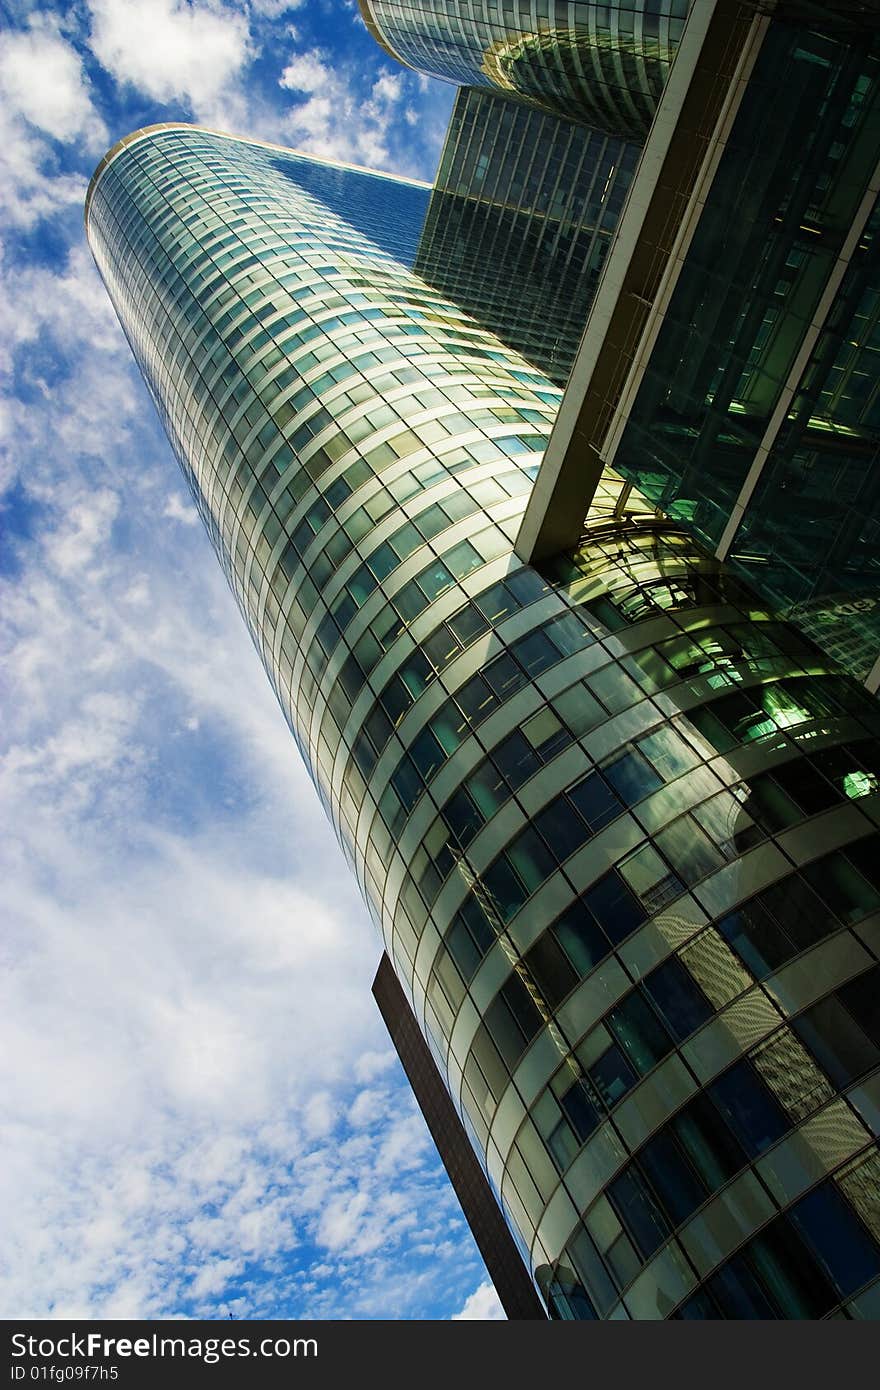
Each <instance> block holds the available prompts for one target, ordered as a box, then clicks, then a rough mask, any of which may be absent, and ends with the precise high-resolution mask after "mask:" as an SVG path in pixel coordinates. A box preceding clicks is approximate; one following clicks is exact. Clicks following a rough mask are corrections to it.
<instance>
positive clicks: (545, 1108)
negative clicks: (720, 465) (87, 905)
mask: <svg viewBox="0 0 880 1390" xmlns="http://www.w3.org/2000/svg"><path fill="white" fill-rule="evenodd" d="M576 8H580V7H576ZM586 8H588V9H590V10H592V9H594V8H596V9H598V8H602V7H592V6H589V7H586ZM428 193H429V190H428V189H427V188H426V187H425V186H423V185H418V184H413V183H411V182H408V181H405V180H400V179H394V178H390V177H388V176H385V175H377V174H374V173H370V172H368V171H364V170H355V169H352V168H348V167H343V166H339V165H331V164H327V163H324V162H321V161H318V160H314V159H309V158H306V157H304V156H301V155H296V154H293V153H292V152H290V151H286V150H282V149H278V148H275V147H272V146H267V145H261V144H257V143H253V142H247V141H243V140H236V139H232V138H230V137H226V136H222V135H218V134H214V133H211V132H208V131H204V130H199V129H196V128H189V127H184V126H165V127H153V128H151V129H148V130H145V131H139V132H137V133H135V134H134V135H132V136H130V137H128V139H127V140H125V141H122V142H121V143H120V144H119V145H117V146H115V147H114V149H113V150H111V151H110V153H109V154H108V155H107V156H106V157H105V159H104V160H103V161H102V162H101V165H100V166H99V168H98V170H97V171H96V174H95V177H94V179H93V181H92V184H91V186H90V189H89V194H88V200H87V209H86V218H87V228H88V236H89V241H90V244H91V246H92V249H93V251H94V254H95V257H96V260H97V263H98V265H99V267H100V270H101V273H102V275H103V277H104V280H105V282H106V284H107V287H108V290H109V292H110V294H111V297H112V299H113V302H114V304H115V306H116V308H117V312H118V313H119V316H120V319H121V321H122V323H123V326H124V328H125V331H126V334H127V336H128V339H129V342H130V344H131V346H132V350H133V352H134V354H135V357H136V359H137V361H138V363H139V366H140V368H141V370H142V372H143V374H144V377H145V379H146V381H147V383H148V385H149V388H150V390H151V392H152V395H153V397H154V399H155V401H156V404H157V407H158V409H159V411H160V413H161V415H162V418H163V421H164V423H165V427H166V429H167V432H168V435H169V438H170V440H171V443H172V445H173V448H174V450H175V453H176V454H177V457H178V459H179V461H180V464H181V467H182V469H183V471H184V474H185V476H186V478H187V481H188V483H189V486H190V488H191V490H192V493H193V496H194V498H195V500H196V504H197V506H198V508H199V511H200V513H201V515H202V517H203V519H204V522H205V525H206V527H207V529H208V531H209V533H210V535H211V538H212V540H213V543H214V545H215V548H216V550H217V554H218V557H219V558H220V560H221V562H222V564H223V565H224V568H225V571H226V573H227V576H228V578H229V581H230V584H231V586H232V588H233V591H234V593H235V595H236V598H237V600H238V603H239V605H240V607H241V610H242V613H243V616H244V617H245V620H246V622H247V623H248V626H249V629H250V632H251V635H252V637H253V640H254V643H255V645H256V647H257V650H258V651H259V653H260V655H261V658H262V660H263V663H264V665H265V668H266V671H267V673H268V675H269V677H270V679H271V681H272V683H273V685H274V688H275V690H276V693H277V696H278V699H279V701H280V703H281V706H282V709H283V710H284V713H285V716H286V718H287V721H288V723H289V725H290V728H291V731H292V732H293V734H294V737H295V739H296V741H297V743H298V746H299V748H300V750H301V752H302V754H303V757H304V758H305V760H306V763H307V765H308V767H309V769H310V772H311V775H312V778H313V780H314V783H315V786H316V788H317V793H318V795H319V797H320V799H321V801H322V803H323V805H324V807H325V809H326V811H327V813H328V815H329V816H330V818H331V820H332V822H333V825H334V827H335V829H336V832H337V834H338V836H339V839H340V843H341V844H342V847H343V850H344V852H345V854H346V857H347V859H348V861H349V863H350V864H351V866H352V869H353V870H354V872H355V873H356V875H357V877H358V880H359V882H360V884H361V887H362V889H363V892H364V896H365V899H366V901H367V903H368V905H369V908H370V911H371V914H372V916H373V918H374V920H375V922H376V925H377V927H378V929H379V931H380V933H381V937H382V941H383V945H384V949H385V951H386V953H387V956H388V959H389V961H390V962H391V963H392V965H393V968H394V972H395V974H396V976H397V979H398V981H399V982H400V985H401V987H402V990H403V993H404V995H405V999H406V1001H407V1005H408V1007H410V1008H411V1009H412V1013H413V1015H414V1018H415V1020H416V1022H417V1024H418V1026H419V1028H420V1030H421V1031H422V1033H423V1035H424V1037H425V1039H426V1041H427V1043H428V1046H429V1047H430V1049H431V1053H432V1055H433V1058H434V1060H435V1062H436V1065H437V1068H438V1070H439V1072H440V1075H441V1077H442V1078H443V1081H444V1084H445V1086H446V1088H447V1090H448V1092H449V1095H450V1097H451V1099H452V1102H453V1104H454V1106H455V1108H456V1110H457V1111H458V1113H459V1115H460V1117H461V1121H462V1124H463V1126H464V1128H465V1130H466V1132H467V1134H468V1136H469V1138H470V1142H471V1144H472V1146H473V1148H474V1151H475V1153H476V1154H477V1155H478V1157H479V1160H480V1163H481V1165H482V1167H483V1169H484V1171H485V1173H486V1175H487V1178H488V1181H489V1184H490V1186H491V1189H492V1191H493V1192H494V1194H495V1198H496V1200H497V1202H498V1204H499V1207H500V1209H501V1210H502V1211H503V1213H504V1216H505V1219H506V1221H507V1223H508V1225H509V1228H510V1231H511V1233H512V1235H513V1237H514V1240H515V1242H516V1246H517V1248H518V1250H519V1255H520V1258H521V1259H522V1261H523V1264H524V1266H525V1267H526V1268H527V1270H528V1271H529V1272H530V1274H531V1276H532V1277H533V1279H534V1283H535V1286H536V1288H537V1289H538V1290H539V1292H540V1295H541V1298H542V1300H543V1303H544V1305H545V1306H546V1308H547V1310H548V1312H549V1314H550V1316H552V1317H561V1318H584V1319H590V1318H613V1319H628V1318H664V1317H682V1318H704V1317H753V1318H757V1317H776V1318H789V1317H809V1318H818V1317H826V1316H843V1317H877V1316H880V1282H878V1280H880V1182H878V1179H880V1154H878V1148H877V1136H878V1133H880V1010H878V997H880V996H878V987H880V869H878V866H880V834H878V823H880V791H878V788H880V782H878V778H880V743H878V733H880V710H878V706H877V704H876V702H875V701H874V700H872V699H871V698H870V697H869V696H868V695H867V694H866V693H865V692H864V691H863V690H862V689H860V688H859V686H858V685H856V684H855V683H853V682H852V681H850V680H849V679H848V678H846V677H844V676H842V675H841V674H840V673H839V671H838V670H837V669H836V668H835V666H834V664H833V663H832V662H831V661H830V660H829V659H828V658H826V657H825V656H824V655H823V654H822V653H821V652H819V651H818V650H817V649H816V648H815V647H813V646H812V645H810V644H809V643H808V642H806V641H805V640H804V639H803V638H802V637H800V636H799V635H798V634H797V633H796V632H794V631H793V630H792V628H791V627H789V626H787V625H786V624H784V623H781V622H780V621H778V619H777V618H776V617H775V616H774V614H773V613H772V612H771V611H769V610H768V609H767V608H766V607H765V606H764V605H763V604H762V603H761V602H760V601H759V600H757V599H756V598H755V597H754V595H753V593H752V591H751V590H750V589H749V588H747V587H745V586H744V585H743V583H742V581H741V580H740V579H739V578H737V577H736V576H735V575H734V574H732V573H731V572H730V570H729V569H728V568H727V567H725V566H724V565H723V564H722V563H720V562H719V561H718V559H717V558H715V557H713V556H711V555H710V554H709V553H707V551H706V550H704V549H703V548H702V547H701V546H700V544H699V543H698V542H697V541H696V540H695V539H693V538H692V537H691V536H690V535H689V534H688V533H687V532H686V531H685V530H684V529H683V528H682V526H681V524H680V522H679V521H677V520H675V519H664V518H661V517H658V516H657V515H656V514H655V512H654V509H653V508H652V507H650V506H649V505H648V504H647V502H646V501H645V499H644V498H643V497H642V496H641V495H640V494H639V492H638V491H637V490H633V489H630V488H625V487H624V486H623V485H622V483H621V480H620V478H619V477H618V476H616V475H614V474H612V473H610V472H606V474H605V475H604V477H603V479H602V480H601V482H600V484H599V487H598V489H597V490H596V492H595V495H594V497H593V501H592V504H591V507H590V511H589V514H588V515H587V517H586V519H585V521H584V524H583V528H582V534H581V537H580V540H579V542H578V543H577V545H576V546H575V547H573V548H572V549H571V550H570V551H569V552H568V553H567V554H565V555H563V556H557V557H555V558H554V559H553V560H552V561H548V562H547V563H546V564H544V565H542V566H541V568H540V569H539V568H535V567H533V566H531V565H528V564H523V563H522V562H521V561H520V560H519V559H517V558H516V556H515V555H514V553H513V545H514V541H515V539H516V537H517V535H518V531H519V526H520V523H521V519H522V515H523V512H524V509H525V507H526V505H527V501H528V497H529V494H530V492H531V489H532V485H533V480H534V478H535V475H536V473H537V471H538V466H539V463H540V461H541V458H542V453H543V451H544V449H545V447H546V445H547V440H548V436H549V433H550V430H551V426H552V424H553V421H554V419H555V416H556V413H557V410H558V408H559V405H560V400H561V393H560V392H559V390H558V389H557V388H556V387H554V386H553V384H552V383H551V382H550V381H549V380H548V379H547V378H546V377H545V376H544V375H542V374H541V373H539V372H538V371H537V370H535V369H534V368H533V367H532V366H531V365H530V364H528V363H527V362H526V361H525V360H524V358H523V357H521V356H520V355H518V354H517V353H516V352H515V351H514V350H513V349H512V348H510V347H508V346H505V345H504V344H503V343H502V342H501V341H500V339H499V338H498V337H496V336H494V335H493V334H492V333H490V332H489V331H488V330H487V329H486V328H484V327H483V326H481V325H480V324H479V323H478V322H477V321H476V320H475V319H474V318H473V317H470V316H469V315H468V314H466V313H465V312H464V311H463V310H462V308H461V307H460V306H459V305H458V304H457V303H456V302H455V300H454V298H451V297H446V296H444V295H442V294H441V293H440V292H439V291H438V290H436V289H435V288H433V287H432V286H430V285H429V284H428V283H427V282H426V281H425V280H424V279H423V278H421V277H419V276H418V275H416V274H415V273H414V272H413V270H412V269H411V268H410V266H411V265H412V262H413V260H414V259H415V256H416V253H417V245H418V237H419V232H420V227H421V222H422V219H423V218H424V216H425V212H426V207H427V202H428ZM295 929H296V924H295V923H291V930H295Z"/></svg>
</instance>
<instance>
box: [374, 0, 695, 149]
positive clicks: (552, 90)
mask: <svg viewBox="0 0 880 1390" xmlns="http://www.w3.org/2000/svg"><path fill="white" fill-rule="evenodd" d="M358 3H359V5H360V10H361V15H362V16H363V19H364V23H365V24H366V26H367V28H368V29H369V31H370V33H371V34H372V35H373V37H374V38H375V39H376V40H377V41H378V42H379V43H380V44H381V45H382V47H383V48H384V49H385V50H386V52H388V53H390V54H391V56H392V57H393V58H397V59H398V60H399V61H400V62H402V63H406V64H407V66H409V67H412V68H415V69H417V71H419V72H424V73H427V74H428V75H429V76H431V77H442V78H446V79H447V80H448V81H452V82H457V83H460V84H461V85H464V86H470V87H492V88H495V89H496V90H497V91H501V92H506V93H507V94H508V95H509V96H513V97H515V98H517V99H518V100H522V101H527V102H529V103H530V104H533V105H536V106H539V107H541V109H542V110H544V111H549V112H551V113H553V114H555V115H558V116H565V117H569V118H575V119H579V120H583V121H586V122H587V123H588V124H589V125H591V126H593V127H595V128H596V129H597V130H603V131H606V132H608V133H610V134H613V135H620V136H625V137H627V138H628V139H632V140H637V141H638V140H640V139H643V138H644V136H645V135H646V134H647V132H648V128H649V126H650V124H651V121H652V119H653V117H654V112H655V111H656V109H657V101H658V99H659V97H660V93H661V92H662V90H663V84H664V82H665V81H666V77H667V74H668V72H669V66H670V63H671V61H672V58H673V56H674V54H675V49H676V45H677V43H678V40H679V39H680V38H681V33H682V28H683V25H684V19H685V16H686V15H687V12H688V9H689V7H690V0H611V3H609V4H605V5H600V4H595V3H593V0H589V3H586V4H578V3H569V0H508V3H507V4H505V5H504V6H503V7H502V5H501V3H500V0H418V3H412V2H411V0H358Z"/></svg>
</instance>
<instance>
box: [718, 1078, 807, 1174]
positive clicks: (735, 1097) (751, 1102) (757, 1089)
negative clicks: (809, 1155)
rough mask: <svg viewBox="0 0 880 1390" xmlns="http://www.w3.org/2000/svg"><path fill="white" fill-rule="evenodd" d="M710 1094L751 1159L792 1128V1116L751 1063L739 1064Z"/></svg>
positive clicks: (720, 1079) (719, 1080)
mask: <svg viewBox="0 0 880 1390" xmlns="http://www.w3.org/2000/svg"><path fill="white" fill-rule="evenodd" d="M707 1094H708V1095H709V1096H710V1097H711V1099H712V1100H713V1101H714V1103H715V1105H717V1107H718V1109H719V1111H720V1112H721V1114H722V1115H723V1116H724V1118H725V1120H726V1121H727V1123H728V1124H729V1125H730V1128H731V1129H732V1130H733V1132H734V1134H735V1135H736V1136H737V1138H738V1139H739V1141H740V1143H741V1144H742V1145H743V1147H744V1149H745V1151H746V1153H747V1154H748V1155H749V1156H750V1157H751V1158H756V1157H757V1156H758V1154H762V1153H763V1152H764V1150H765V1149H768V1148H769V1147H770V1145H771V1144H774V1143H775V1142H776V1140H777V1139H780V1138H781V1137H782V1135H783V1134H786V1133H787V1132H788V1130H789V1129H790V1128H791V1126H790V1124H789V1121H788V1117H787V1116H786V1115H785V1113H784V1111H783V1110H782V1107H781V1106H780V1105H779V1103H778V1102H777V1100H776V1098H775V1097H774V1096H773V1095H772V1094H771V1092H770V1090H769V1089H768V1087H767V1086H766V1085H765V1084H764V1082H763V1081H762V1080H761V1079H760V1077H759V1076H758V1074H757V1073H756V1071H755V1069H754V1067H753V1066H752V1064H751V1062H748V1061H742V1062H737V1063H736V1065H735V1066H732V1067H730V1068H729V1070H728V1071H726V1072H724V1074H723V1075H722V1076H720V1077H719V1078H718V1079H717V1080H716V1081H713V1082H712V1084H711V1086H709V1087H708V1088H707Z"/></svg>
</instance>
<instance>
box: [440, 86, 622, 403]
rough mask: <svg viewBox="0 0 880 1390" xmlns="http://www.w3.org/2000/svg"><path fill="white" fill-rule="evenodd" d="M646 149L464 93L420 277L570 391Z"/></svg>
mask: <svg viewBox="0 0 880 1390" xmlns="http://www.w3.org/2000/svg"><path fill="white" fill-rule="evenodd" d="M638 157H639V147H638V146H637V145H635V144H633V143H631V142H629V141H626V140H621V139H620V138H619V137H616V136H609V135H605V134H603V133H602V132H601V131H598V130H590V129H589V128H588V127H586V126H584V125H582V124H580V123H579V122H576V121H567V120H564V119H563V118H562V117H561V116H551V115H548V114H547V113H545V112H543V111H538V110H536V109H535V108H533V107H529V106H525V105H523V104H522V103H520V102H515V101H510V100H509V99H508V98H507V97H506V96H503V95H501V94H500V93H498V92H494V91H491V90H488V89H486V88H478V87H463V88H462V89H461V91H460V92H459V94H458V97H457V98H456V102H455V106H454V107H453V110H452V116H451V119H450V122H449V129H448V131H447V135H446V143H445V146H444V149H443V154H442V156H441V159H440V167H439V169H438V171H437V177H436V179H435V181H434V188H433V191H432V193H431V201H430V203H429V205H428V214H427V218H426V220H425V226H424V230H423V232H422V235H421V238H420V240H419V249H418V254H417V256H416V261H415V270H416V273H417V274H418V275H420V276H421V277H422V278H423V279H424V280H427V281H428V282H429V283H430V284H431V285H434V286H435V287H436V288H437V289H440V290H442V291H443V293H444V294H447V295H449V296H450V298H452V299H454V300H455V302H456V304H458V305H460V306H461V308H463V309H466V310H467V311H468V313H470V314H473V316H474V317H475V318H476V319H478V320H479V322H480V323H481V324H482V325H483V326H484V327H485V328H489V329H491V331H492V332H493V333H495V334H497V335H498V337H499V338H501V339H502V340H503V341H504V342H505V343H507V344H509V345H510V346H511V347H514V348H516V350H517V351H518V352H520V353H521V354H522V355H523V356H524V357H526V358H527V359H528V361H529V362H531V363H532V364H533V365H535V366H537V367H540V369H541V370H542V371H543V372H545V373H546V375H547V376H549V377H550V379H551V380H552V381H553V382H555V383H556V384H557V385H560V386H564V385H565V383H566V381H567V380H568V377H569V373H570V372H571V367H572V363H573V362H574V358H575V354H576V352H577V349H578V345H579V343H580V340H581V336H582V334H583V331H584V325H585V323H586V321H587V315H588V313H589V310H590V305H591V304H592V302H593V298H594V296H595V293H596V287H597V285H598V283H599V277H600V275H601V273H602V267H603V265H604V263H605V257H606V256H607V254H608V249H609V246H610V244H611V238H612V236H613V235H614V231H615V229H616V227H617V224H618V221H619V220H620V213H621V209H622V207H623V202H624V198H625V197H626V194H627V191H628V189H629V186H630V184H631V182H632V176H633V172H634V170H635V167H636V164H637V162H638Z"/></svg>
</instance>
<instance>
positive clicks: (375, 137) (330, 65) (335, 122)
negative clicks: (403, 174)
mask: <svg viewBox="0 0 880 1390" xmlns="http://www.w3.org/2000/svg"><path fill="white" fill-rule="evenodd" d="M365 76H368V75H365V74H364V73H363V72H361V71H360V70H359V69H358V68H357V67H356V66H355V65H354V64H346V63H340V62H339V61H337V60H332V61H331V60H330V59H329V58H328V55H327V54H326V53H324V52H323V51H322V50H321V49H317V48H312V49H306V50H304V51H303V52H299V53H295V54H294V55H293V57H292V58H291V60H290V62H289V63H288V64H287V66H286V67H285V68H284V71H283V72H282V74H281V77H280V78H279V85H280V86H281V87H283V88H285V90H287V91H290V92H294V93H297V94H301V95H303V96H305V97H306V100H304V101H299V102H298V103H296V104H295V105H294V106H293V107H292V109H291V112H290V116H289V119H288V121H287V124H286V132H285V138H286V139H288V140H289V141H290V142H291V143H292V144H293V145H295V147H296V148H298V149H302V150H304V151H305V152H306V153H308V154H316V155H322V156H324V157H325V158H327V159H342V160H348V161H350V162H352V163H356V164H365V165H367V166H368V167H370V168H378V169H383V168H392V167H395V166H396V167H398V168H400V167H401V164H402V163H405V159H404V160H401V158H400V157H398V156H396V155H394V154H392V148H391V147H392V144H393V143H394V137H395V135H396V130H397V126H398V122H399V112H398V107H399V104H400V101H401V99H402V97H403V96H404V93H405V91H406V84H407V82H408V80H409V79H408V74H405V73H391V72H384V73H381V74H380V75H379V77H377V78H376V79H375V80H367V81H365Z"/></svg>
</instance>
